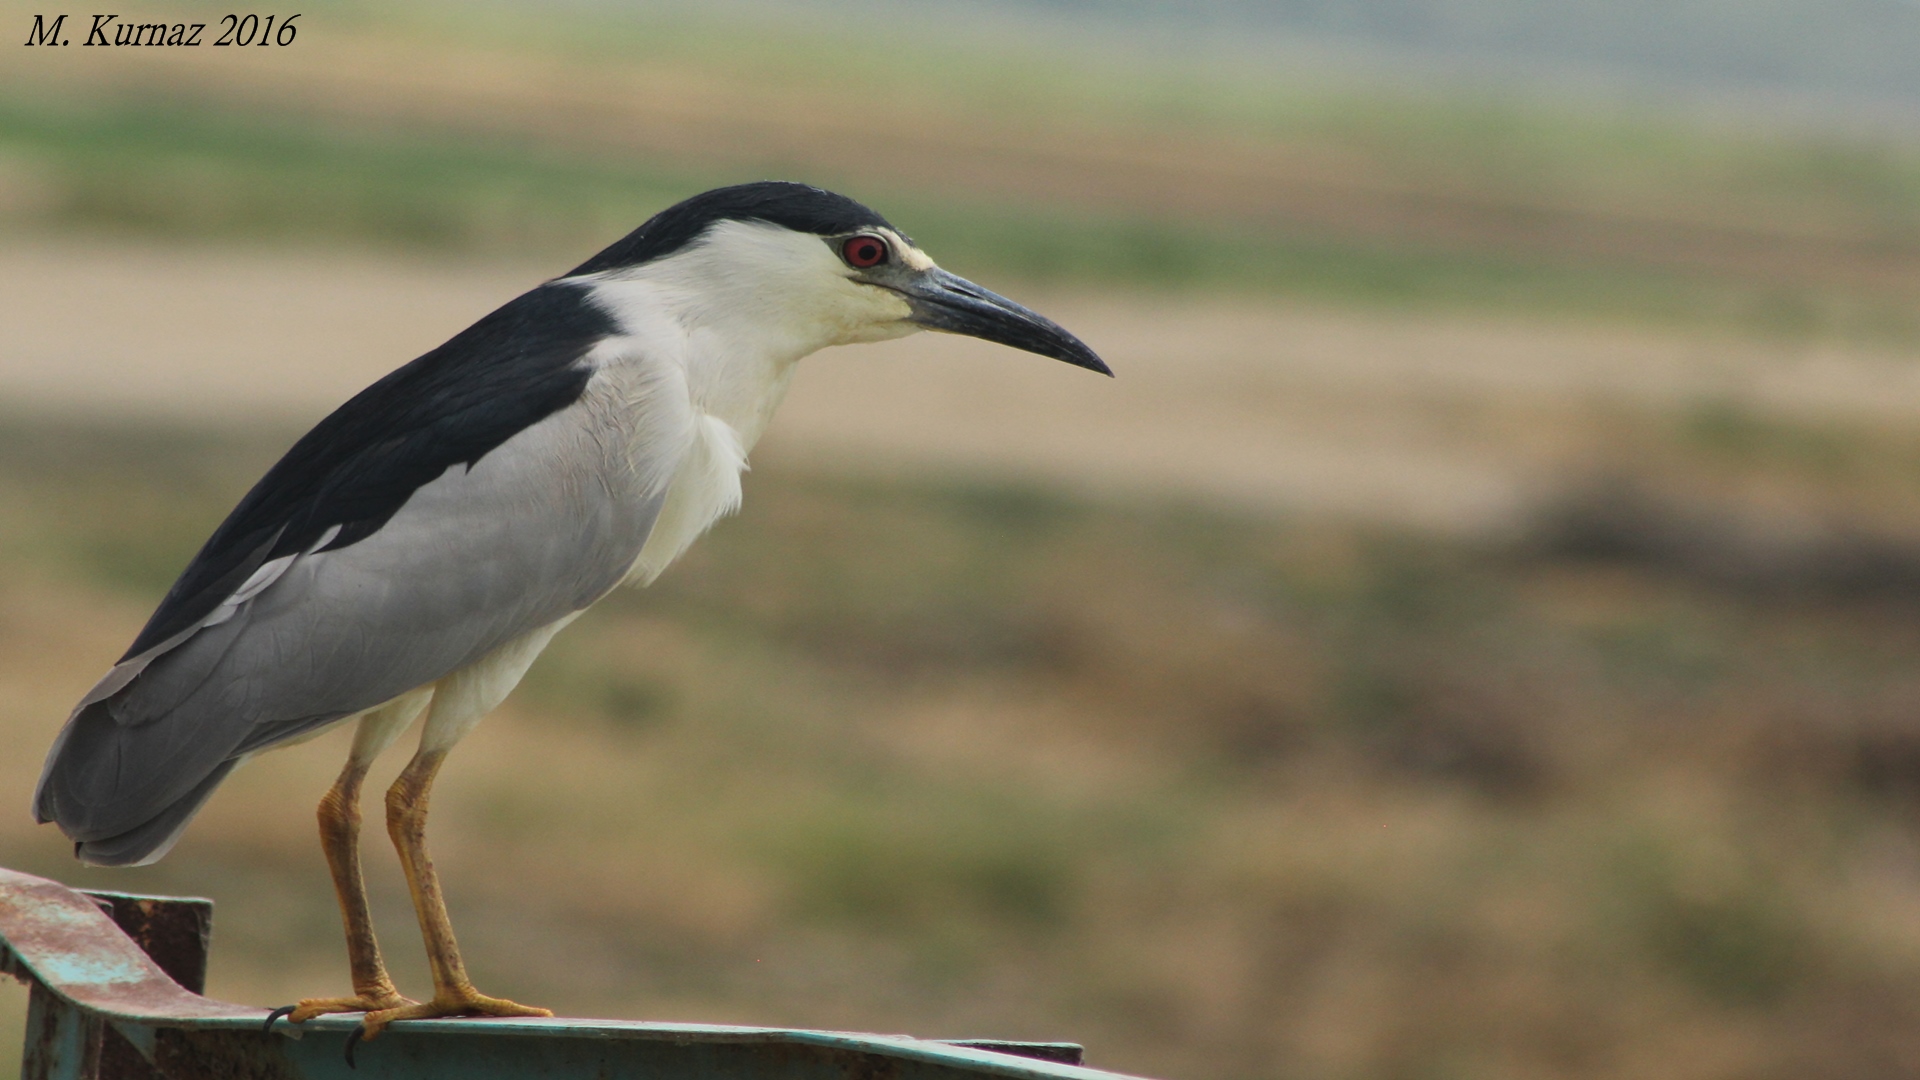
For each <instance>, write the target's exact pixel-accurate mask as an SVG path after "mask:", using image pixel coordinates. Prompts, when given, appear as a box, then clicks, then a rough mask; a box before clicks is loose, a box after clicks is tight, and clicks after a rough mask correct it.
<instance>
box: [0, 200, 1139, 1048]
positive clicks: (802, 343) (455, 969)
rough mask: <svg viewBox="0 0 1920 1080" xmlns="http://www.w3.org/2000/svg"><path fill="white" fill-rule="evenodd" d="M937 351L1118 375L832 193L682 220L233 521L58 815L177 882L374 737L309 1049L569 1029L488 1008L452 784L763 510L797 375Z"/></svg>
mask: <svg viewBox="0 0 1920 1080" xmlns="http://www.w3.org/2000/svg"><path fill="white" fill-rule="evenodd" d="M922 328H926V329H932V330H943V331H947V332H950V333H958V334H968V335H971V336H974V337H980V338H985V339H987V340H989V341H995V342H1000V343H1002V344H1006V345H1011V346H1014V347H1015V348H1019V349H1025V350H1027V351H1029V352H1035V353H1039V354H1041V355H1044V356H1051V357H1055V358H1057V359H1060V360H1065V361H1066V362H1068V363H1070V364H1077V365H1079V366H1080V367H1084V368H1090V369H1092V370H1094V371H1098V372H1102V373H1106V374H1111V373H1110V372H1108V371H1107V367H1106V365H1105V364H1103V363H1101V361H1100V358H1099V357H1097V356H1095V355H1094V354H1093V351H1092V350H1090V349H1088V348H1087V347H1086V346H1085V345H1083V344H1081V343H1080V341H1079V340H1078V339H1076V338H1075V337H1074V336H1073V335H1071V334H1069V333H1067V332H1066V331H1065V330H1063V329H1061V328H1060V327H1058V326H1056V325H1054V324H1053V323H1052V322H1049V321H1048V320H1046V319H1044V318H1042V317H1041V316H1039V315H1037V314H1035V313H1033V312H1031V311H1029V310H1027V309H1026V308H1024V307H1021V306H1020V305H1018V304H1016V303H1014V302H1012V301H1010V300H1007V299H1004V298H1002V297H1000V296H996V295H994V294H993V293H990V292H988V291H986V290H985V289H982V288H980V287H979V286H977V285H974V284H972V283H971V282H968V281H966V280H964V279H962V278H959V277H956V276H954V275H952V274H950V273H947V272H946V271H945V270H942V269H940V268H939V267H937V266H935V265H934V263H933V260H932V259H929V258H928V257H927V256H926V255H925V254H923V253H921V251H920V249H919V248H917V247H915V246H914V245H913V243H912V241H910V240H908V239H907V238H906V237H905V236H902V235H901V234H900V233H899V232H898V231H896V230H895V229H894V228H893V227H892V226H891V225H889V224H888V223H887V221H886V219H885V218H883V217H881V216H880V215H879V214H876V213H874V212H873V211H872V210H869V209H868V208H866V207H865V206H862V205H860V204H859V203H857V202H854V201H853V200H851V199H847V198H844V197H842V196H839V195H835V194H832V193H831V192H827V191H822V190H820V189H818V188H813V187H807V186H805V185H802V184H789V183H772V182H769V183H757V184H744V185H740V186H737V187H728V188H720V189H717V190H714V191H709V192H707V193H705V194H703V195H698V196H695V197H694V198H691V199H688V200H687V201H685V202H683V203H680V204H679V205H677V206H674V207H672V208H671V209H668V210H665V211H663V212H661V213H660V214H658V215H656V216H655V217H654V218H652V219H651V220H649V221H648V222H647V223H646V224H644V225H642V226H640V228H638V229H636V230H634V231H633V233H631V234H630V235H628V236H627V237H626V238H624V239H622V240H620V241H619V242H617V243H615V244H614V245H613V246H611V247H609V248H607V249H606V250H605V251H602V252H601V253H600V254H598V255H595V256H594V257H593V258H591V259H589V260H587V261H586V262H585V263H583V264H582V265H580V266H579V267H577V268H576V269H574V270H573V272H571V273H569V274H567V275H566V276H565V277H561V278H556V279H555V280H553V281H549V282H547V283H546V284H544V285H541V286H539V287H538V288H535V289H533V290H532V291H530V292H528V293H526V294H524V295H522V296H520V297H519V298H517V299H515V300H513V301H511V302H509V303H508V304H507V305H506V306H504V307H502V308H500V309H499V310H498V311H495V312H493V313H492V314H490V315H488V316H486V317H485V318H483V319H481V320H480V321H479V322H477V323H475V324H474V325H473V326H471V327H468V328H467V329H466V330H464V331H462V332H461V333H459V334H458V335H456V336H455V337H454V338H453V339H452V340H451V341H449V342H447V343H446V344H445V345H442V346H440V347H439V348H437V349H435V350H433V351H432V352H430V353H427V354H426V355H425V356H422V357H420V358H419V359H417V360H415V361H413V362H412V363H410V364H407V365H406V366H404V367H402V368H400V369H399V370H397V371H395V372H393V373H392V374H391V375H388V376H387V377H385V378H383V379H381V380H380V381H379V382H376V383H374V384H373V385H372V386H370V387H368V388H367V389H366V390H364V391H362V392H361V393H360V394H358V395H356V396H355V397H354V398H353V399H352V400H350V401H348V402H347V403H346V404H345V405H343V406H341V407H340V408H339V409H338V410H337V411H335V412H334V413H333V415H331V416H329V417H327V418H326V419H325V420H322V421H321V422H320V424H319V426H317V427H315V428H314V429H313V430H312V431H310V432H308V433H307V435H306V436H305V437H303V438H301V439H300V441H299V442H297V443H295V444H294V446H293V449H291V450H289V451H288V452H287V455H286V456H285V457H284V458H282V459H281V460H280V462H279V463H278V464H276V465H275V466H274V467H273V468H272V469H270V470H269V471H268V472H267V475H266V476H265V477H264V478H263V479H262V480H261V481H260V482H259V483H258V484H256V485H254V488H253V490H252V491H250V492H248V493H247V495H246V497H245V498H244V499H242V500H241V501H240V505H239V506H237V507H235V508H234V510H233V512H232V513H231V514H230V515H228V517H227V519H226V521H224V522H222V523H221V525H220V527H219V528H218V529H216V530H215V531H214V533H213V536H212V538H211V539H209V540H208V541H207V543H206V545H205V546H204V547H202V548H201V549H200V553H199V554H198V555H196V556H195V557H194V559H193V561H192V563H190V564H189V565H188V566H187V569H186V571H185V572H184V573H182V574H181V575H180V579H179V580H178V581H177V582H175V583H174V586H173V588H172V589H171V590H169V591H168V593H167V596H166V599H164V600H162V601H161V603H160V607H159V609H158V610H157V611H155V612H154V613H153V617H152V618H151V619H150V620H148V622H147V625H146V628H145V629H144V630H142V631H141V632H140V636H139V637H138V638H136V639H135V640H134V642H133V645H132V647H130V648H129V649H128V650H127V652H126V655H125V656H123V657H122V658H121V659H120V661H119V662H118V663H117V664H115V665H114V667H113V669H112V670H111V671H109V672H108V673H107V675H106V676H105V677H104V678H102V679H101V680H100V681H99V683H98V684H96V685H95V686H94V687H93V689H92V690H89V691H88V692H87V694H86V696H85V697H83V698H81V699H80V703H79V704H78V705H77V706H76V707H75V708H74V711H73V714H72V715H71V716H70V717H69V718H68V720H67V723H66V727H65V728H63V729H62V730H61V732H60V735H59V738H58V739H56V740H55V742H54V744H53V749H52V750H51V752H50V753H49V754H48V756H47V763H46V768H45V770H44V772H43V773H42V775H41V778H40V786H39V790H38V791H37V792H36V793H35V795H34V815H35V817H36V818H37V819H38V820H40V821H43V822H44V821H53V822H58V823H59V825H60V828H61V830H62V831H64V832H65V833H66V834H67V836H69V837H71V838H72V839H73V840H74V841H75V849H76V852H77V854H78V855H79V857H80V858H81V859H82V860H83V861H85V862H88V863H91V864H95V865H104V866H130V865H139V864H143V863H149V862H152V861H154V860H156V859H158V858H160V857H161V856H162V855H164V854H166V852H167V850H168V849H169V848H170V847H172V846H173V843H174V842H175V841H176V840H177V839H179V837H180V834H181V832H182V831H183V830H184V829H185V828H186V826H187V822H188V821H189V820H191V819H192V817H193V815H194V813H195V812H196V811H197V810H198V809H199V808H200V806H201V804H203V803H204V802H205V801H206V799H207V797H208V796H209V795H211V794H212V793H213V789H214V788H215V787H217V786H218V785H219V784H220V781H221V780H222V779H224V778H225V777H226V775H227V774H228V773H229V772H231V771H232V770H233V768H234V766H236V765H238V764H240V763H241V762H242V761H245V760H246V759H247V758H248V757H250V756H252V755H254V754H257V753H260V752H261V751H263V750H267V749H270V748H272V747H276V746H281V745H284V744H287V743H291V742H296V741H299V740H302V739H306V738H310V737H312V736H313V735H315V734H317V733H319V732H320V731H321V730H323V729H325V728H328V727H331V726H333V725H335V724H339V723H343V722H345V721H348V720H356V721H358V724H359V727H358V729H357V730H356V732H355V733H354V739H353V749H352V751H351V753H350V754H349V756H348V758H347V764H346V767H345V768H344V769H343V770H341V773H340V778H339V780H338V781H336V782H335V783H334V785H333V788H332V789H331V790H330V791H328V792H327V794H326V797H325V798H324V799H322V800H321V803H320V837H321V845H322V847H323V848H324V849H325V851H326V856H327V865H328V867H329V868H330V869H331V871H332V873H333V881H334V885H335V887H336V888H337V889H338V891H339V894H340V907H341V910H342V913H343V915H344V917H345V921H346V931H347V952H348V957H349V961H350V964H351V967H352V976H353V994H352V995H351V996H349V997H339V998H314V999H309V1000H306V1001H302V1002H300V1004H299V1005H298V1006H297V1007H295V1008H294V1009H293V1011H292V1015H291V1019H292V1020H293V1021H294V1022H296V1023H297V1022H301V1021H304V1020H307V1019H309V1018H311V1017H314V1016H318V1015H320V1014H322V1013H332V1012H364V1013H365V1014H366V1017H365V1020H364V1026H363V1029H362V1030H363V1032H364V1033H365V1034H366V1035H367V1036H368V1037H371V1036H372V1035H374V1034H377V1033H378V1032H379V1031H380V1029H381V1028H382V1027H384V1026H385V1025H386V1024H388V1023H391V1022H393V1021H395V1020H405V1019H413V1018H421V1017H437V1016H456V1015H486V1016H528V1015H534V1016H545V1015H551V1014H549V1013H548V1012H547V1011H546V1010H544V1009H536V1008H530V1007H527V1006H524V1005H519V1004H516V1003H514V1002H511V1001H505V1000H502V999H500V998H493V997H488V996H486V995H483V994H481V993H479V992H478V991H476V990H475V989H474V988H473V984H472V983H471V982H469V981H468V978H467V973H466V968H465V967H464V966H463V964H462V963H461V959H460V950H459V947H458V946H457V945H456V944H455V942H454V936H453V929H452V927H451V926H450V925H449V923H448V921H447V911H446V905H445V903H444V902H443V900H442V898H441V893H440V883H439V880H438V878H437V877H436V875H435V873H434V868H433V863H432V862H431V861H430V860H429V859H428V857H427V848H426V842H425V839H424V829H425V825H426V817H427V796H428V792H429V789H430V788H431V787H432V784H433V778H434V774H435V773H436V772H437V771H438V770H439V768H440V764H441V762H442V761H443V760H444V759H445V758H446V756H447V752H448V751H449V750H451V749H452V748H453V745H454V744H455V743H457V742H459V741H460V738H461V736H463V735H465V734H466V733H467V732H469V731H471V730H472V729H473V727H474V725H475V724H477V723H478V722H479V721H480V719H481V717H483V716H485V715H486V714H487V713H488V712H490V711H491V710H492V709H493V708H494V707H495V706H496V705H498V704H499V703H500V701H501V700H502V699H503V698H505V697H506V695H507V693H508V691H510V690H512V689H513V687H514V684H516V683H517V682H519V681H520V677H521V675H522V674H524V673H525V672H526V670H527V667H528V665H530V664H531V663H533V660H534V657H536V656H537V655H539V653H540V650H541V649H542V648H543V647H545V645H546V644H547V642H548V640H549V639H551V638H552V637H553V635H554V634H555V633H556V632H557V631H558V630H559V629H560V628H561V627H563V626H565V625H567V623H569V622H571V621H573V620H574V619H575V618H576V617H578V616H579V614H580V613H581V612H582V611H584V610H586V608H587V607H588V606H590V605H592V604H593V603H594V602H595V601H596V600H599V599H600V598H601V597H603V596H605V595H606V594H607V593H608V592H609V591H611V590H612V589H613V588H614V587H615V586H617V585H619V584H621V583H622V582H632V583H637V584H646V583H648V582H651V581H652V580H653V579H654V578H656V577H657V576H659V574H660V572H661V571H662V570H664V569H666V567H667V565H668V564H669V563H671V562H673V560H674V559H675V557H677V556H678V555H679V554H680V553H681V552H682V551H684V550H685V549H686V547H687V545H689V544H691V543H692V542H693V541H694V539H695V538H696V537H698V536H699V535H700V534H701V533H702V532H703V531H705V530H706V528H707V527H708V526H709V525H711V524H712V523H713V522H714V521H715V520H716V519H718V518H719V517H721V516H722V515H724V514H726V513H728V512H729V511H731V510H733V509H734V508H735V507H737V506H738V505H739V503H740V473H741V470H742V469H744V468H745V467H746V456H747V451H748V450H749V449H750V448H751V447H752V446H753V444H754V442H755V440H757V439H758V438H759V437H760V434H761V432H762V431H764V430H766V426H767V422H768V420H769V419H770V418H771V417H772V415H773V410H774V407H775V406H776V405H778V404H779V403H780V399H781V397H782V395H783V394H784V393H785V391H786V388H787V382H788V380H789V379H790V378H791V377H792V375H793V369H794V362H795V361H797V360H799V359H800V358H801V357H803V356H806V355H808V354H810V353H812V352H815V351H816V350H818V349H821V348H823V347H825V346H828V345H840V344H846V343H850V342H863V341H881V340H885V339H887V338H896V337H900V336H903V335H905V334H910V333H913V332H914V331H916V330H919V329H922ZM422 714H425V716H426V721H425V724H424V725H423V728H422V731H421V735H420V748H419V750H418V751H417V752H416V753H415V754H414V756H413V759H412V761H410V762H409V763H408V764H407V766H406V768H405V770H404V771H402V772H401V774H400V776H399V779H397V780H396V781H395V782H394V784H393V787H392V788H390V789H389V790H388V791H387V830H388V832H389V833H390V834H391V835H392V838H393V842H394V846H395V847H396V848H397V849H398V850H399V853H400V863H401V866H402V867H404V869H405V872H406V877H407V886H408V890H409V891H410V892H411V894H412V896H413V903H414V906H415V909H416V911H417V912H418V915H419V919H420V928H421V932H422V934H423V935H424V936H425V938H426V948H427V956H428V959H429V961H430V962H431V965H432V969H433V985H434V995H433V999H432V1000H431V1001H425V1002H415V1001H411V1000H409V999H407V998H404V997H402V996H401V995H400V993H399V992H398V991H397V990H396V989H395V988H394V984H393V981H392V980H391V979H390V978H389V977H388V975H387V970H386V966H385V964H384V963H383V962H382V960H381V958H380V948H379V945H378V944H377V943H376V941H375V939H374V932H373V925H372V922H371V920H370V917H369V915H368V911H367V899H366V890H365V888H364V886H363V884H362V879H361V871H360V853H359V827H360V811H359V802H360V787H361V781H362V780H363V779H364V778H365V776H366V773H367V768H368V766H369V765H370V764H371V763H372V761H373V760H374V758H375V757H376V756H377V755H379V753H380V752H381V751H382V750H384V749H386V748H387V747H388V746H389V745H390V744H391V743H392V742H393V741H394V740H395V739H396V738H398V737H399V735H400V734H401V733H402V732H403V731H404V730H405V729H406V728H407V727H408V726H409V725H410V724H411V723H412V722H413V721H414V719H415V718H416V717H419V716H420V715H422Z"/></svg>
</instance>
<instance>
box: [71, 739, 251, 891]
mask: <svg viewBox="0 0 1920 1080" xmlns="http://www.w3.org/2000/svg"><path fill="white" fill-rule="evenodd" d="M238 764H240V759H239V758H228V759H227V760H226V761H223V762H221V763H220V764H219V765H218V766H216V767H215V768H214V770H213V771H212V772H210V773H208V774H207V776H206V779H204V780H202V781H200V782H199V783H198V784H196V785H194V787H193V790H191V791H189V792H187V793H186V794H185V795H182V796H180V797H179V798H178V799H175V800H174V801H173V802H172V803H170V804H168V805H167V806H166V807H164V808H162V809H161V811H160V812H159V813H158V814H155V815H154V816H153V817H151V818H148V819H147V820H146V821H144V822H142V823H140V824H139V825H136V826H134V827H133V828H131V829H128V830H127V831H125V832H123V833H120V834H118V835H116V836H107V837H102V838H100V839H98V840H82V841H80V842H78V843H76V844H74V845H73V853H74V855H76V856H78V857H79V859H80V861H81V862H83V863H86V864H87V865H88V866H144V865H145V864H147V863H150V862H156V861H158V860H159V859H160V857H161V856H163V855H165V854H166V853H167V852H168V851H170V850H171V849H172V848H173V845H174V842H175V841H177V840H179V839H180V834H181V833H183V832H186V831H187V823H188V822H190V821H192V820H193V815H195V814H197V813H199V812H200V807H201V806H203V805H205V803H206V801H207V797H208V796H210V795H212V794H213V789H214V788H217V787H219V786H220V781H222V780H225V779H226V778H227V774H228V773H230V772H232V771H233V767H234V766H235V765H238Z"/></svg>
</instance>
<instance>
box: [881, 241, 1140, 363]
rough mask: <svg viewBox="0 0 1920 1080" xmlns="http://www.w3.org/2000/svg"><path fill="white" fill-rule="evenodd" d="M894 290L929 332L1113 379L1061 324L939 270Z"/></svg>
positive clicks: (1099, 360)
mask: <svg viewBox="0 0 1920 1080" xmlns="http://www.w3.org/2000/svg"><path fill="white" fill-rule="evenodd" d="M895 288H897V289H898V290H899V292H900V294H901V295H903V296H905V297H906V298H907V303H908V304H910V305H911V306H912V308H913V314H911V315H910V316H908V318H909V319H911V320H912V321H913V322H916V323H919V324H920V325H921V326H924V327H926V328H927V329H929V330H940V331H944V332H946V333H949V334H965V335H966V336H968V337H977V338H982V339H984V340H987V341H993V342H998V343H999V344H1002V345H1011V346H1013V347H1014V348H1016V349H1024V350H1026V351H1027V352H1030V353H1039V354H1040V355H1041V356H1051V357H1053V358H1054V359H1055V360H1065V361H1066V362H1067V363H1069V364H1072V365H1074V366H1075V367H1083V368H1086V369H1087V370H1088V371H1097V372H1099V373H1100V374H1102V375H1107V376H1111V375H1112V374H1113V370H1112V369H1111V368H1109V367H1107V365H1106V362H1105V361H1103V360H1101V359H1100V357H1098V356H1096V355H1094V351H1093V350H1092V349H1089V348H1087V346H1086V345H1085V343H1083V342H1082V341H1081V340H1080V339H1079V338H1077V337H1074V336H1073V335H1072V334H1069V333H1067V332H1066V330H1064V329H1062V328H1061V327H1060V325H1059V324H1058V323H1055V322H1054V321H1053V320H1051V319H1049V318H1047V317H1046V316H1044V315H1041V314H1039V313H1037V312H1034V311H1030V310H1028V309H1027V308H1024V307H1021V306H1020V305H1019V304H1016V303H1014V302H1013V301H1011V300H1009V299H1007V298H1006V297H1004V296H1001V295H999V294H998V293H992V292H988V291H987V290H985V289H983V288H981V287H980V286H978V285H975V284H974V283H973V282H971V281H968V280H967V279H966V278H963V277H960V276H959V275H957V274H949V273H947V272H946V271H945V270H941V269H939V268H938V267H935V268H934V269H932V270H927V271H924V272H922V273H920V274H917V275H915V276H914V279H913V280H912V281H910V282H908V283H906V284H904V285H898V286H895Z"/></svg>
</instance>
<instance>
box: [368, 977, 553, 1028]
mask: <svg viewBox="0 0 1920 1080" xmlns="http://www.w3.org/2000/svg"><path fill="white" fill-rule="evenodd" d="M403 1000H404V999H403ZM552 1015H553V1010H552V1009H541V1008H535V1007H534V1006H532V1005H522V1004H520V1003H519V1002H517V1001H508V1000H507V999H505V998H497V997H488V996H487V995H485V994H483V993H481V992H480V991H478V990H475V989H474V988H473V987H471V986H465V987H449V988H447V989H443V990H441V991H440V992H439V993H437V994H435V995H433V1000H432V1001H419V1002H414V1001H408V1002H406V1003H405V1004H403V1005H396V1006H393V1007H391V1008H385V1009H378V1010H375V1011H372V1012H369V1013H367V1015H366V1018H365V1019H363V1020H361V1021H360V1032H359V1034H360V1040H361V1041H365V1040H367V1039H371V1038H373V1037H374V1036H376V1035H378V1034H380V1032H381V1031H382V1030H384V1029H385V1028H386V1026H387V1025H388V1024H391V1023H393V1022H394V1021H395V1020H433V1019H437V1018H439V1017H443V1016H552Z"/></svg>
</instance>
